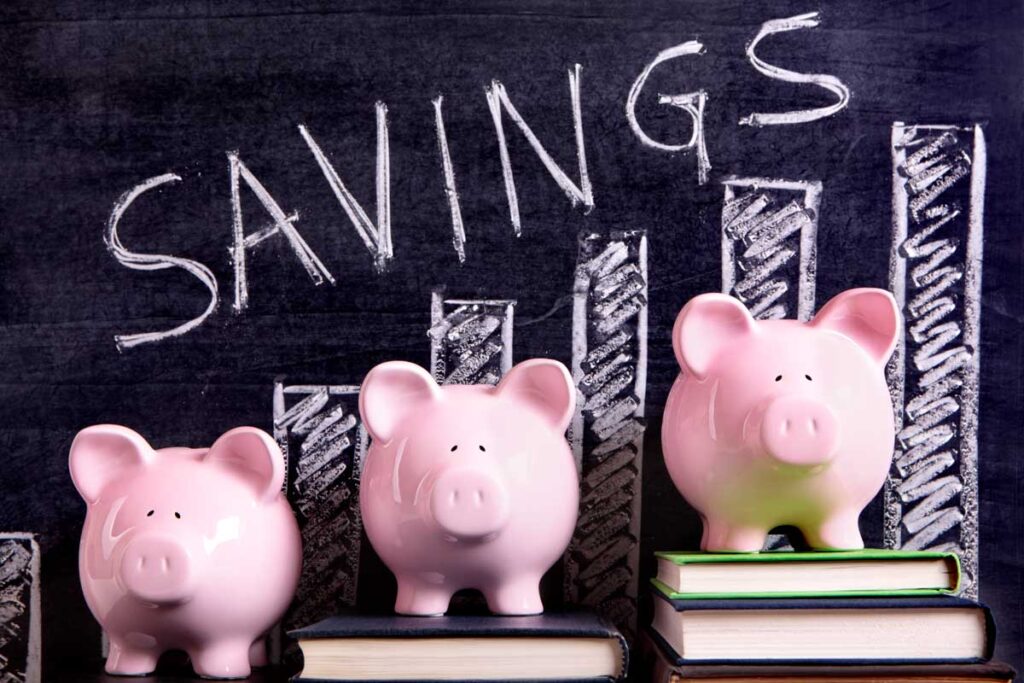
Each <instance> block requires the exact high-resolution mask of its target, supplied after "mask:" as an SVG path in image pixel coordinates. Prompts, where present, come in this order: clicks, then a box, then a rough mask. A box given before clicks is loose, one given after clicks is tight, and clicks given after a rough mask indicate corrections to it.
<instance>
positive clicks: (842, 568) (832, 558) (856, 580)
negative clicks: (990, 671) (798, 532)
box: [651, 549, 960, 600]
mask: <svg viewBox="0 0 1024 683" xmlns="http://www.w3.org/2000/svg"><path fill="white" fill-rule="evenodd" d="M655 557H657V558H658V575H657V577H656V578H654V579H652V580H651V581H652V583H653V584H654V587H655V588H656V589H657V590H658V591H660V592H661V593H663V594H664V595H665V596H666V597H668V598H671V599H673V600H684V599H690V598H692V599H717V598H798V597H844V596H886V595H889V596H915V595H918V596H924V595H945V594H950V593H955V592H956V591H957V588H958V587H959V586H960V559H959V558H958V557H957V556H956V555H955V554H953V553H945V552H935V551H915V550H876V549H867V550H841V551H818V552H792V551H776V552H762V553H703V552H678V553H671V552H660V553H655Z"/></svg>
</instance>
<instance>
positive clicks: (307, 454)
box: [274, 382, 369, 628]
mask: <svg viewBox="0 0 1024 683" xmlns="http://www.w3.org/2000/svg"><path fill="white" fill-rule="evenodd" d="M358 403H359V387H358V386H349V385H341V386H333V385H296V386H287V385H284V384H282V383H281V382H278V383H277V384H275V386H274V438H275V439H276V440H277V443H278V445H279V446H280V447H281V451H282V452H283V453H284V456H285V462H286V463H287V469H286V471H287V480H286V482H285V487H286V491H287V493H288V499H289V500H290V502H291V504H292V508H293V509H294V510H295V513H296V516H297V518H298V520H299V528H300V529H301V530H302V545H303V563H302V578H301V580H300V581H299V588H298V591H297V593H296V598H295V602H294V603H293V606H292V609H291V611H290V612H289V613H288V615H287V616H286V617H285V626H286V628H295V627H298V626H304V625H307V624H310V623H313V622H314V621H317V620H319V619H322V618H324V617H327V616H330V615H332V614H336V613H337V612H338V611H339V610H340V609H341V608H344V607H352V606H353V605H355V602H356V588H357V580H358V577H359V551H360V538H361V532H362V517H361V516H360V514H359V475H360V472H361V471H362V462H363V457H364V455H365V454H366V448H367V445H368V441H369V437H368V435H367V433H366V430H365V429H364V428H363V426H362V423H361V421H360V420H359V408H358Z"/></svg>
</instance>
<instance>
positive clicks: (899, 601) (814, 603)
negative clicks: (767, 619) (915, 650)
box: [651, 589, 996, 665]
mask: <svg viewBox="0 0 1024 683" xmlns="http://www.w3.org/2000/svg"><path fill="white" fill-rule="evenodd" d="M651 593H652V594H653V595H654V596H655V598H656V599H660V600H664V601H665V602H667V603H669V604H670V605H672V607H673V609H675V611H676V612H680V613H682V612H690V611H712V610H714V611H724V610H730V611H747V610H801V609H804V610H824V609H827V610H844V609H849V610H854V609H856V610H877V611H883V610H903V609H950V608H954V609H979V610H981V612H982V614H983V615H984V621H985V649H984V653H983V655H982V657H981V659H980V660H958V661H987V660H988V659H990V658H991V657H992V651H993V648H994V646H995V629H996V625H995V622H994V621H993V619H992V613H991V611H990V610H989V609H988V607H986V606H985V605H983V604H981V603H978V602H974V601H972V600H967V599H965V598H960V597H955V596H951V595H943V596H932V597H871V598H852V597H848V598H780V599H771V598H751V599H740V600H692V599H687V600H674V599H672V598H669V597H668V596H666V595H665V594H664V593H662V592H661V591H659V590H656V589H652V591H651ZM651 632H652V634H653V636H654V638H655V639H656V640H657V641H658V644H659V645H660V646H661V647H662V648H664V649H665V651H666V652H670V653H672V655H673V656H674V657H675V660H674V661H675V663H676V664H677V665H683V664H687V663H691V664H692V663H695V662H694V660H690V659H685V658H683V657H681V656H679V655H678V654H677V653H676V652H675V651H674V650H673V648H672V647H671V646H670V645H669V644H668V643H667V642H666V641H665V639H664V638H662V637H661V634H659V633H658V632H657V631H656V630H654V629H652V630H651ZM730 661H731V662H736V661H742V662H746V663H750V664H756V663H764V664H777V663H778V662H781V661H792V660H774V659H773V660H758V659H749V660H730ZM799 661H801V662H807V663H829V664H844V665H845V664H863V663H865V662H866V661H867V660H861V659H853V660H838V659H829V660H821V661H820V662H817V660H799ZM880 661H888V660H880ZM904 661H906V662H907V663H912V662H913V663H917V662H933V661H934V660H914V659H906V660H904Z"/></svg>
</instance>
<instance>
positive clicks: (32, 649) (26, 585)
mask: <svg viewBox="0 0 1024 683" xmlns="http://www.w3.org/2000/svg"><path fill="white" fill-rule="evenodd" d="M39 557H40V555H39V546H38V545H37V544H36V541H35V537H34V536H33V535H32V534H23V533H0V681H2V682H3V683H39V681H40V680H41V677H40V664H39V658H40V654H41V646H40V642H39V638H40V632H39V628H40V621H41V613H40V604H39V600H40V597H39Z"/></svg>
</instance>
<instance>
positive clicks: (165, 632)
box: [70, 425, 302, 678]
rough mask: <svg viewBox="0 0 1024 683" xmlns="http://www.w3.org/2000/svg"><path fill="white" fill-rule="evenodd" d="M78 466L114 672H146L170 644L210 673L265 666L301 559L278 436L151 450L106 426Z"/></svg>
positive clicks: (81, 449)
mask: <svg viewBox="0 0 1024 683" xmlns="http://www.w3.org/2000/svg"><path fill="white" fill-rule="evenodd" d="M70 466H71V476H72V478H73V479H74V482H75V486H76V487H77V488H78V492H79V493H80V494H81V495H82V498H84V499H85V502H86V503H87V505H88V511H87V513H86V517H85V529H84V530H83V531H82V544H81V547H80V552H79V574H80V577H81V580H82V590H83V592H84V593H85V600H86V602H87V603H88V604H89V609H91V610H92V613H93V615H94V616H95V617H96V619H97V621H99V622H100V625H101V626H102V627H103V630H104V632H106V634H107V637H108V638H109V641H110V655H109V657H108V658H107V666H106V669H107V672H108V673H112V674H125V675H141V674H147V673H149V672H151V671H153V670H154V668H156V663H157V658H158V657H159V656H160V654H161V653H163V652H164V651H166V650H171V649H177V650H185V651H186V652H187V653H188V654H189V657H190V658H191V660H192V666H193V668H194V669H195V671H196V673H197V674H199V675H201V676H205V677H208V678H242V677H245V676H248V675H249V670H250V669H249V667H250V664H251V665H255V666H259V665H262V664H265V663H266V651H265V649H264V647H265V646H264V636H265V634H266V633H267V631H268V629H270V627H271V626H273V625H274V624H275V623H276V622H277V621H278V620H279V619H280V618H281V615H282V614H284V611H285V609H286V608H287V607H288V604H289V603H290V602H291V599H292V595H293V594H294V592H295V587H296V584H297V583H298V579H299V570H300V568H301V564H302V542H301V539H300V537H299V528H298V525H297V524H296V522H295V517H294V515H293V514H292V511H291V508H290V507H289V506H288V502H287V501H286V500H285V498H284V496H283V495H282V494H281V484H282V482H283V480H284V458H283V457H282V456H281V451H280V450H279V449H278V447H277V445H276V444H275V443H274V440H273V439H272V438H271V437H270V436H268V435H267V434H265V433H264V432H262V431H260V430H258V429H255V428H252V427H240V428H238V429H233V430H231V431H229V432H228V433H226V434H224V435H223V436H221V437H220V438H219V439H217V442H216V443H214V444H213V446H211V447H210V448H208V449H207V448H199V449H193V448H163V449H160V450H153V448H152V447H150V445H149V444H148V443H146V441H145V439H143V438H142V437H141V436H139V435H138V434H136V433H135V432H133V431H132V430H130V429H127V428H125V427H118V426H115V425H99V426H95V427H89V428H87V429H84V430H82V431H81V432H79V434H78V436H77V437H75V441H74V443H73V444H72V445H71V457H70Z"/></svg>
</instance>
